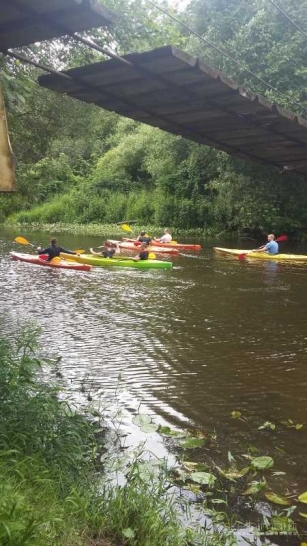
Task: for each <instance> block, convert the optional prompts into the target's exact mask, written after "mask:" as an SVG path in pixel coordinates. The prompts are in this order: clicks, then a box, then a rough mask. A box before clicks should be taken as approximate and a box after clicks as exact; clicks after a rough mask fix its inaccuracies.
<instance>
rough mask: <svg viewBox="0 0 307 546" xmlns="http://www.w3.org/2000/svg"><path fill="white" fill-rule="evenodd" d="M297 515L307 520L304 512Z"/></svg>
mask: <svg viewBox="0 0 307 546" xmlns="http://www.w3.org/2000/svg"><path fill="white" fill-rule="evenodd" d="M299 515H300V516H302V518H305V519H307V514H305V513H304V512H299Z"/></svg>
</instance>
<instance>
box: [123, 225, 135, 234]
mask: <svg viewBox="0 0 307 546" xmlns="http://www.w3.org/2000/svg"><path fill="white" fill-rule="evenodd" d="M120 227H121V228H122V229H123V230H124V231H126V232H127V233H133V229H131V227H130V226H128V224H122V225H121V226H120Z"/></svg>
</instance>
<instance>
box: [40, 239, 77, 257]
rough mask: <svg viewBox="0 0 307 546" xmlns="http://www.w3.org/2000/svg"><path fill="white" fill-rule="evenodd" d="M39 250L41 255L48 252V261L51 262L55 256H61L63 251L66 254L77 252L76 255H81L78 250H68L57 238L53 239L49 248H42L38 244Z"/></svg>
mask: <svg viewBox="0 0 307 546" xmlns="http://www.w3.org/2000/svg"><path fill="white" fill-rule="evenodd" d="M37 252H38V254H39V255H41V254H47V255H48V258H47V262H51V260H53V258H57V257H58V256H60V253H61V252H65V254H75V255H76V256H79V254H77V252H74V251H73V250H66V249H65V248H63V247H62V246H58V241H57V239H51V240H50V246H48V247H47V248H44V249H42V247H40V246H38V247H37Z"/></svg>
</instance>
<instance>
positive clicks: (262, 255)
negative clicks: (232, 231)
mask: <svg viewBox="0 0 307 546" xmlns="http://www.w3.org/2000/svg"><path fill="white" fill-rule="evenodd" d="M214 250H215V251H216V252H220V253H221V254H227V255H229V256H240V255H242V254H244V255H245V256H246V258H248V259H250V258H252V259H257V260H275V261H278V262H279V261H286V262H307V256H305V255H304V254H267V253H266V252H251V251H250V250H242V249H241V250H240V249H238V248H220V247H217V246H215V247H214Z"/></svg>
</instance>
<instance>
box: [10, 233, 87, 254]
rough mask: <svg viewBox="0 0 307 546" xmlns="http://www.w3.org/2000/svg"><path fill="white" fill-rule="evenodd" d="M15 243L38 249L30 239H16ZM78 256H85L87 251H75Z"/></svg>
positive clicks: (81, 249) (79, 249)
mask: <svg viewBox="0 0 307 546" xmlns="http://www.w3.org/2000/svg"><path fill="white" fill-rule="evenodd" d="M15 242H16V243H18V244H19V245H26V246H33V247H34V248H36V245H33V243H30V241H28V239H25V237H15ZM74 252H75V253H76V254H84V252H85V250H84V249H83V248H78V249H77V250H74Z"/></svg>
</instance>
